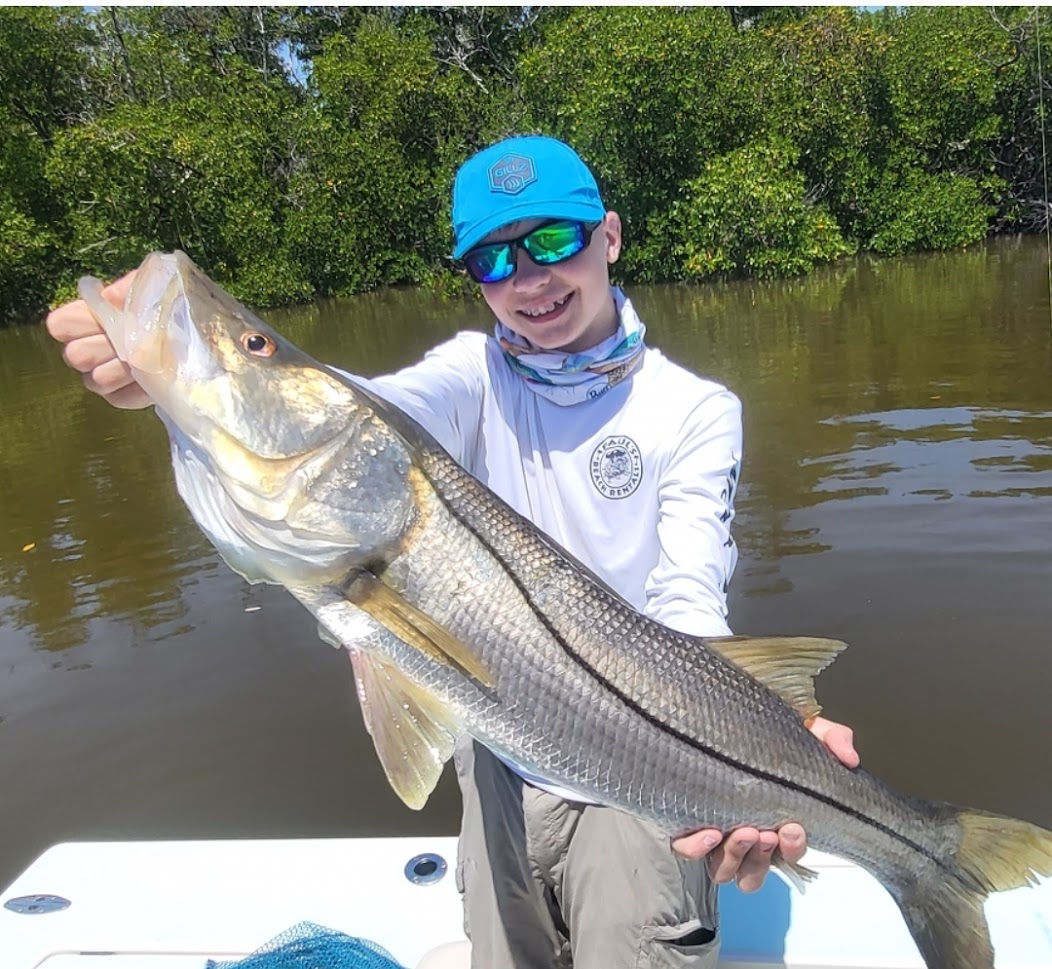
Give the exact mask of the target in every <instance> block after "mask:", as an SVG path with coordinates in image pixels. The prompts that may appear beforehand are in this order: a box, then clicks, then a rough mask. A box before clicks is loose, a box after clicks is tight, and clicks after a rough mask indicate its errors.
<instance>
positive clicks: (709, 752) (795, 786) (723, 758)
mask: <svg viewBox="0 0 1052 969" xmlns="http://www.w3.org/2000/svg"><path fill="white" fill-rule="evenodd" d="M457 470H458V471H459V472H460V473H461V474H464V475H467V472H466V471H464V470H463V469H462V468H460V467H459V466H457ZM427 477H428V479H429V480H430V481H431V483H432V485H433V486H434V485H435V481H434V479H433V477H432V476H431V475H430V474H428V475H427ZM472 481H473V483H475V484H478V482H476V481H475V479H472ZM435 494H436V495H437V496H438V498H439V500H440V501H441V502H442V504H443V505H445V506H446V508H447V509H448V510H449V513H450V514H451V515H452V516H453V517H454V518H455V519H456V520H457V521H458V522H460V523H461V524H462V525H463V526H464V527H465V528H466V529H468V531H470V532H471V534H472V535H474V536H475V537H476V538H477V539H478V540H479V542H481V543H482V545H483V547H484V548H485V549H486V550H487V551H488V552H489V553H490V554H491V555H492V556H493V557H494V558H495V559H497V561H498V562H500V564H501V565H502V566H503V567H504V571H505V573H506V574H507V575H508V577H509V578H510V579H511V580H512V582H513V583H514V584H515V586H516V587H517V588H518V590H519V591H520V592H521V593H522V596H523V598H524V599H525V600H526V602H527V603H529V606H530V609H531V610H532V612H533V614H534V615H535V616H536V617H537V619H538V621H539V622H540V623H541V624H542V625H543V626H544V627H545V628H546V629H547V630H548V632H549V633H551V635H552V638H553V639H554V640H555V641H556V642H557V643H558V644H559V646H560V647H561V648H562V649H563V651H564V652H565V653H566V655H567V656H568V657H570V658H571V659H572V660H573V662H575V663H576V664H577V665H578V666H579V667H580V668H581V669H583V670H584V671H585V672H587V673H588V674H589V675H590V676H591V677H592V678H593V679H594V680H596V681H597V682H598V683H600V684H602V686H603V687H605V688H606V690H607V691H608V692H609V693H611V694H612V695H613V696H615V697H617V698H618V699H619V700H620V701H621V702H622V703H624V704H625V705H626V706H627V707H628V708H629V709H631V710H632V711H633V712H635V713H636V714H637V715H638V716H640V717H641V718H642V719H643V720H645V721H646V722H647V723H649V724H651V725H652V726H654V727H655V728H656V729H658V730H659V731H661V732H662V733H664V734H667V735H668V736H670V737H673V738H675V739H676V740H678V741H679V742H680V743H684V744H686V745H687V746H689V747H692V748H694V749H695V750H697V751H699V752H700V753H703V754H705V755H706V756H708V757H711V758H713V759H714V760H718V761H720V762H721V763H723V764H726V765H727V766H729V767H732V768H734V769H736V770H740V771H742V772H743V773H746V774H750V775H752V776H753V777H757V778H760V779H762V780H765V781H768V782H770V783H772V784H776V785H779V786H781V787H785V788H788V789H789V790H792V791H796V792H797V793H798V794H802V795H804V797H809V798H811V799H812V800H815V801H819V802H821V803H822V804H825V805H827V806H829V807H832V808H834V809H836V810H838V811H842V812H843V813H844V814H847V815H848V816H849V817H852V818H855V819H856V820H857V821H860V822H861V823H862V824H865V825H868V826H869V827H872V828H875V829H876V830H878V831H881V832H882V833H884V834H886V835H888V836H889V837H891V838H893V839H895V840H896V841H899V842H900V843H902V844H904V845H906V846H907V847H908V848H911V849H912V850H914V851H916V852H919V853H920V854H922V855H923V856H924V857H925V858H927V859H929V860H930V861H932V862H933V863H934V864H935V865H936V866H938V867H939V868H941V869H942V870H943V871H945V872H946V873H947V874H948V875H950V876H952V877H953V878H955V879H958V880H959V879H960V877H961V873H960V872H959V871H958V870H957V869H956V868H954V867H952V866H950V865H948V864H947V863H946V862H945V861H944V860H943V859H942V858H940V857H939V856H938V855H935V854H932V852H930V851H928V849H926V848H925V847H924V846H923V845H919V844H917V843H916V842H915V841H913V840H912V839H910V838H907V837H906V836H905V835H903V834H902V833H901V832H899V831H896V830H895V829H894V828H890V827H888V826H887V825H886V824H882V823H881V822H880V821H877V820H876V819H875V818H871V817H869V816H868V815H866V814H863V813H862V812H861V811H858V810H856V809H855V808H853V807H851V806H850V805H848V804H844V803H842V802H841V801H838V800H837V799H836V798H834V797H830V796H829V795H827V794H823V793H822V792H821V791H816V790H813V789H812V788H810V787H806V786H804V785H803V784H799V783H797V782H796V781H791V780H789V779H787V778H784V777H779V776H778V775H777V774H771V773H769V772H767V771H763V770H760V769H758V768H756V767H752V766H750V765H749V764H744V763H742V762H741V761H738V760H735V759H734V758H733V757H729V756H727V755H726V754H723V753H721V752H720V751H718V750H715V749H714V748H712V747H709V746H707V745H706V744H704V743H702V742H701V741H700V740H698V739H696V738H694V737H691V736H689V735H687V734H685V733H683V732H681V731H679V730H676V729H675V728H673V727H670V726H669V725H668V724H667V723H665V722H664V721H662V720H659V719H658V718H657V717H655V716H654V715H653V714H652V713H650V712H649V711H648V710H646V709H644V708H643V707H641V706H640V705H639V703H638V702H637V701H635V700H633V699H632V698H631V697H629V696H627V695H626V694H625V693H624V692H622V691H621V690H620V689H618V688H617V687H616V686H615V685H614V684H612V683H611V682H610V681H609V680H607V679H606V678H605V677H604V676H602V675H601V674H600V673H599V672H598V671H596V669H595V668H594V667H593V666H592V665H591V664H590V663H588V662H587V661H586V660H584V658H583V657H581V656H580V655H579V654H578V653H576V652H575V651H574V649H573V648H572V647H571V646H570V645H569V643H567V642H566V640H565V639H564V638H563V636H562V634H561V633H560V632H559V631H558V630H557V629H556V628H555V627H554V626H553V625H552V623H551V621H550V620H549V619H548V617H547V616H546V615H545V614H544V612H543V611H542V610H541V609H540V608H539V607H538V605H537V604H536V603H535V602H534V599H533V596H532V595H531V593H530V591H529V589H527V588H526V586H525V584H524V583H523V582H522V580H521V579H520V578H519V576H518V574H517V573H516V572H515V570H514V569H513V568H511V566H510V565H509V564H508V562H507V561H506V560H505V558H504V556H503V555H501V554H500V552H499V551H497V549H495V548H494V547H493V546H492V545H491V544H490V542H489V541H487V539H486V538H485V536H484V535H482V534H481V533H480V532H479V531H478V529H477V528H475V527H474V526H473V525H472V523H471V522H469V521H467V520H466V518H465V516H464V515H463V514H462V513H461V512H460V511H459V510H458V509H456V508H454V507H453V506H452V504H451V503H450V501H449V500H448V499H447V497H446V495H445V494H444V493H443V491H442V489H441V488H439V487H437V486H435ZM520 517H521V516H520ZM644 618H645V617H644Z"/></svg>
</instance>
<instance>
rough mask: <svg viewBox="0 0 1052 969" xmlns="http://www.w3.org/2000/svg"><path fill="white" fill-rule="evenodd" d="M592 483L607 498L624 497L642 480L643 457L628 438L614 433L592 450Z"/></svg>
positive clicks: (634, 443) (636, 446)
mask: <svg viewBox="0 0 1052 969" xmlns="http://www.w3.org/2000/svg"><path fill="white" fill-rule="evenodd" d="M591 471H592V484H594V485H595V486H596V488H597V489H598V491H599V493H600V494H601V495H603V496H605V497H607V498H627V497H628V496H629V495H630V494H632V492H633V491H635V490H636V488H638V487H639V482H640V481H642V480H643V458H642V456H641V455H640V453H639V447H638V445H637V444H636V442H635V441H633V440H632V438H630V437H625V436H624V435H620V434H619V435H615V436H613V437H608V438H606V439H605V440H604V441H602V442H601V443H600V444H599V446H598V447H597V448H596V449H595V450H594V451H593V452H592V460H591Z"/></svg>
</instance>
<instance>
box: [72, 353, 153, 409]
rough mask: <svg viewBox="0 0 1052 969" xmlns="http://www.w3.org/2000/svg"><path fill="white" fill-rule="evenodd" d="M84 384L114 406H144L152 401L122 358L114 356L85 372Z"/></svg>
mask: <svg viewBox="0 0 1052 969" xmlns="http://www.w3.org/2000/svg"><path fill="white" fill-rule="evenodd" d="M83 379H84V386H85V387H87V388H88V390H90V391H91V392H92V393H93V394H98V395H99V396H100V397H105V398H106V400H107V401H108V402H109V403H111V404H113V406H114V407H124V408H133V407H144V406H146V405H147V404H148V403H150V398H149V397H148V396H147V395H146V392H145V391H144V390H143V389H142V387H140V386H139V385H138V384H137V383H136V382H135V378H134V377H133V376H132V374H131V371H130V370H129V369H128V367H127V366H126V365H125V363H124V362H123V361H122V360H118V359H117V358H116V357H113V358H112V359H110V360H106V361H104V362H103V363H101V364H99V365H98V366H96V367H94V368H92V369H91V370H90V371H89V372H87V373H85V374H84V378H83Z"/></svg>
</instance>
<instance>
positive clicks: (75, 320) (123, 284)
mask: <svg viewBox="0 0 1052 969" xmlns="http://www.w3.org/2000/svg"><path fill="white" fill-rule="evenodd" d="M135 272H136V271H135V270H133V271H132V272H130V273H128V274H127V275H125V276H121V278H120V279H118V280H115V281H114V282H112V283H110V284H109V286H106V287H104V288H103V290H102V295H103V296H104V297H105V298H106V299H107V300H109V302H111V303H112V304H113V305H114V306H116V307H118V308H122V307H123V306H124V300H125V298H126V297H127V295H128V289H129V287H130V286H131V284H132V282H133V281H134V279H135ZM47 330H48V333H50V334H51V335H52V336H53V337H54V338H55V339H56V340H58V341H59V342H60V343H69V342H71V341H72V340H79V339H80V338H81V337H84V336H94V335H95V334H96V333H101V332H102V327H101V326H99V324H98V321H97V320H96V319H95V317H94V316H92V315H91V310H89V309H88V304H87V303H85V302H84V300H82V299H75V300H73V301H72V302H70V303H64V304H63V305H62V306H59V307H56V308H55V309H53V310H52V311H51V312H50V313H49V314H48V317H47Z"/></svg>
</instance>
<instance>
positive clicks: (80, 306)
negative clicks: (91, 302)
mask: <svg viewBox="0 0 1052 969" xmlns="http://www.w3.org/2000/svg"><path fill="white" fill-rule="evenodd" d="M46 323H47V331H48V333H50V334H51V335H52V336H53V337H54V338H55V339H56V340H58V341H59V343H71V342H72V341H74V340H80V339H82V338H83V337H86V336H95V335H96V334H98V333H101V332H102V327H101V326H99V323H98V321H97V320H96V319H95V317H94V316H92V315H91V311H90V310H89V309H88V304H87V303H85V302H84V300H82V299H75V300H73V302H72V303H63V304H62V305H61V306H59V307H57V308H56V309H53V310H52V311H51V312H50V313H48V315H47V321H46Z"/></svg>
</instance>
